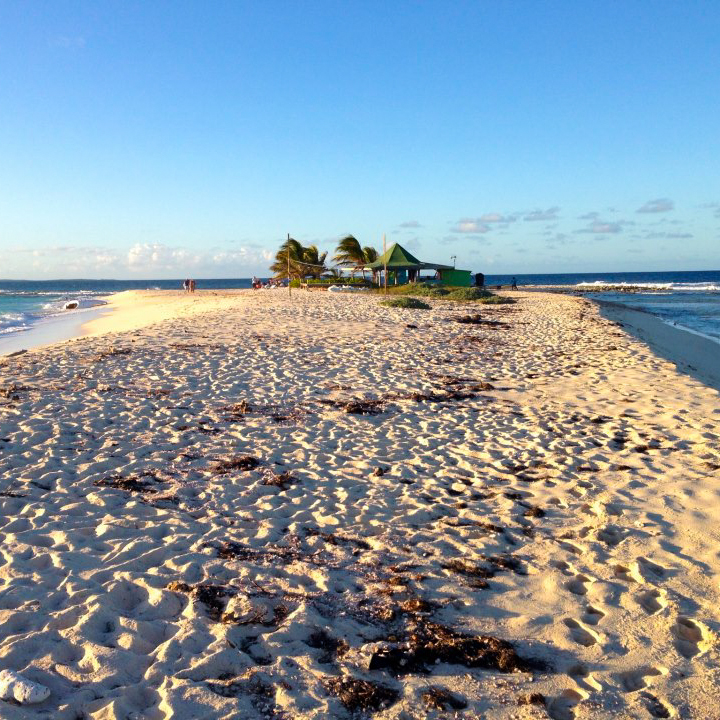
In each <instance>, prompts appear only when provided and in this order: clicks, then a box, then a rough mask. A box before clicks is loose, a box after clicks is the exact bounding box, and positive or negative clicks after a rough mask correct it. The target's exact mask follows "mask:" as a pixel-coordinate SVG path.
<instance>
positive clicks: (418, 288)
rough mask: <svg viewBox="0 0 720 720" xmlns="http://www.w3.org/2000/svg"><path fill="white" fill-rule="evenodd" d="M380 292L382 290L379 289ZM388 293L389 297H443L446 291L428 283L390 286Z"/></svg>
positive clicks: (439, 286)
mask: <svg viewBox="0 0 720 720" xmlns="http://www.w3.org/2000/svg"><path fill="white" fill-rule="evenodd" d="M381 290H382V288H381ZM388 292H389V293H390V294H391V295H411V296H414V297H444V296H445V295H447V294H448V292H449V291H448V290H447V289H446V288H444V287H442V286H441V285H431V284H429V283H427V284H426V283H408V284H406V285H390V286H388Z"/></svg>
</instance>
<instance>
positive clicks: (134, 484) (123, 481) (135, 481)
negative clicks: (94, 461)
mask: <svg viewBox="0 0 720 720" xmlns="http://www.w3.org/2000/svg"><path fill="white" fill-rule="evenodd" d="M146 477H148V478H152V479H153V480H157V478H156V477H155V476H154V475H153V474H152V473H146V474H143V475H129V476H127V477H125V476H124V475H108V476H107V477H104V478H102V479H101V480H95V481H94V482H93V485H95V487H111V488H115V489H116V490H124V491H125V492H139V493H156V492H157V488H155V487H154V486H153V485H152V484H151V483H150V482H148V480H146V479H145V478H146Z"/></svg>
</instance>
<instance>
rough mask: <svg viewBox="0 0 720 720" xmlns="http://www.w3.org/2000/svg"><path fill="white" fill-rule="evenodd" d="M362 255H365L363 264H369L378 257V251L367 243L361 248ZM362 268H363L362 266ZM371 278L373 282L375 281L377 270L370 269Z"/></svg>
mask: <svg viewBox="0 0 720 720" xmlns="http://www.w3.org/2000/svg"><path fill="white" fill-rule="evenodd" d="M362 251H363V255H364V256H365V265H370V264H371V263H374V262H375V261H376V260H377V259H378V251H377V250H376V249H375V248H374V247H370V245H367V246H366V247H364V248H363V249H362ZM363 270H364V268H363ZM363 277H365V273H364V272H363ZM372 278H373V282H376V278H377V270H373V271H372Z"/></svg>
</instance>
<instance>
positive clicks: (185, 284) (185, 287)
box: [183, 279, 190, 292]
mask: <svg viewBox="0 0 720 720" xmlns="http://www.w3.org/2000/svg"><path fill="white" fill-rule="evenodd" d="M183 290H184V291H185V292H190V280H187V279H185V280H183Z"/></svg>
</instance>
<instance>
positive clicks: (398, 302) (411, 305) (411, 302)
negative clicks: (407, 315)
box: [380, 297, 430, 310]
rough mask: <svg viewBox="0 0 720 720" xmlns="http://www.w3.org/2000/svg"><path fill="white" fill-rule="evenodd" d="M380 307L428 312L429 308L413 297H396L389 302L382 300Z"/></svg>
mask: <svg viewBox="0 0 720 720" xmlns="http://www.w3.org/2000/svg"><path fill="white" fill-rule="evenodd" d="M380 304H381V305H384V306H385V307H393V308H406V309H409V310H429V309H430V306H429V305H428V304H427V303H424V302H423V301H422V300H418V299H417V298H414V297H396V298H392V299H390V300H383V301H382V302H381V303H380Z"/></svg>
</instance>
